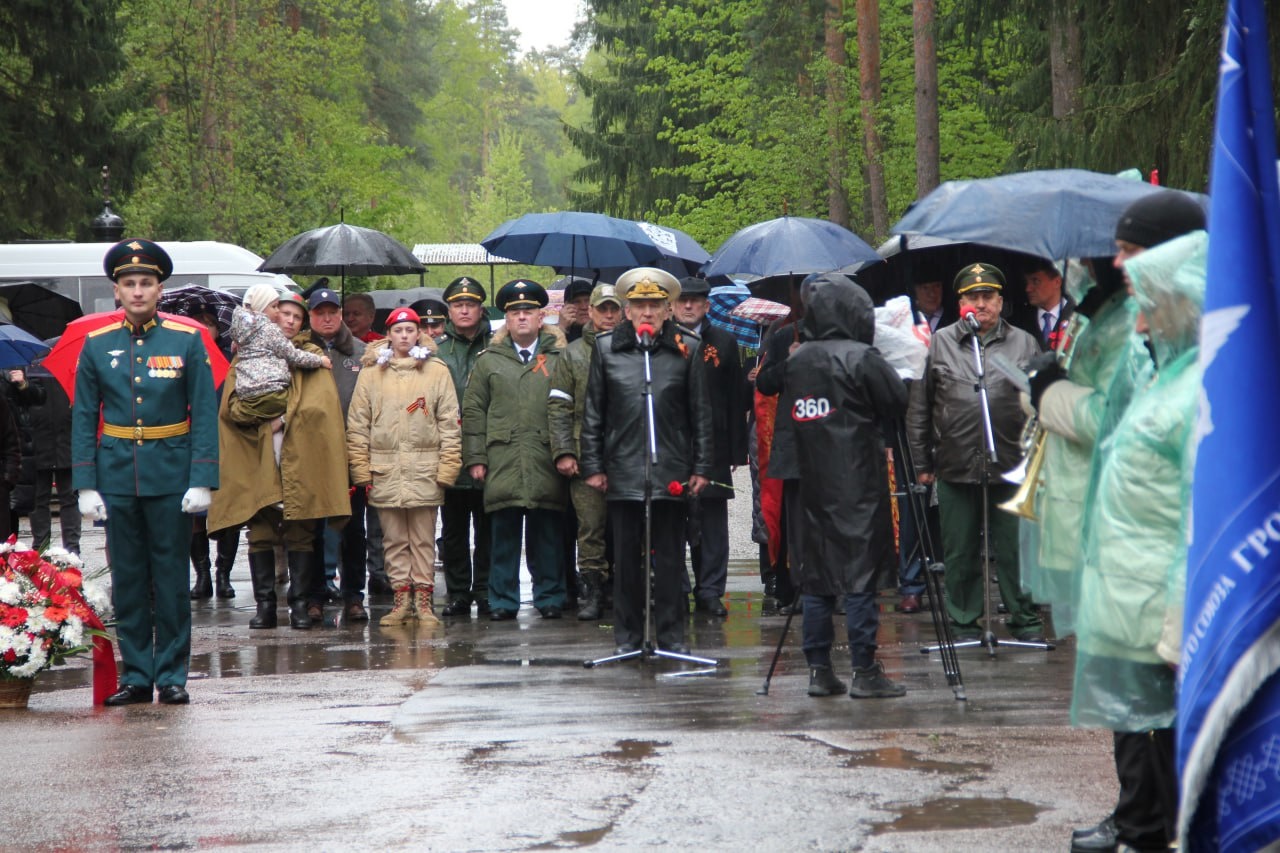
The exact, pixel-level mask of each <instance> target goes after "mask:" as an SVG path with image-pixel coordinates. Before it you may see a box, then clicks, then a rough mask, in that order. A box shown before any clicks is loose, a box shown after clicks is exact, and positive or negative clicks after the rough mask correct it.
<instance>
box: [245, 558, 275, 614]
mask: <svg viewBox="0 0 1280 853" xmlns="http://www.w3.org/2000/svg"><path fill="white" fill-rule="evenodd" d="M249 579H250V580H251V581H253V600H254V601H255V602H257V604H258V613H257V615H255V616H254V617H253V618H252V619H250V620H249V627H250V628H274V627H276V552H275V551H250V552H249Z"/></svg>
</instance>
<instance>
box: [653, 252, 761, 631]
mask: <svg viewBox="0 0 1280 853" xmlns="http://www.w3.org/2000/svg"><path fill="white" fill-rule="evenodd" d="M710 294H711V285H710V284H708V283H707V280H706V279H705V278H694V277H692V276H691V277H689V278H682V279H680V296H679V298H677V299H676V300H675V301H674V302H673V303H672V304H671V312H672V314H673V316H674V317H675V320H676V322H677V323H679V324H680V325H681V326H683V327H685V328H686V329H689V330H690V331H691V332H693V333H694V334H696V335H697V336H698V337H699V338H701V339H702V367H703V372H704V373H705V374H706V379H707V389H708V392H709V397H710V403H711V431H712V434H713V435H714V436H715V439H714V441H713V453H714V455H713V459H714V462H713V464H712V467H711V482H710V483H708V484H707V487H706V488H705V489H703V490H702V493H701V494H700V495H698V500H696V501H694V502H693V504H691V505H690V507H689V523H688V530H687V537H688V541H689V551H690V556H691V558H692V562H693V578H694V581H693V606H694V609H695V610H696V611H698V612H700V613H708V614H710V615H712V616H717V617H721V618H723V617H725V616H728V615H729V611H728V610H727V609H726V608H725V606H724V601H723V599H724V590H725V585H726V583H727V582H728V579H729V500H730V498H732V497H733V469H734V468H735V467H737V466H738V465H745V464H747V386H746V379H745V377H744V376H743V372H742V364H741V362H740V361H739V359H738V344H737V342H736V341H735V340H734V339H733V335H731V334H730V333H729V332H727V331H725V330H724V329H721V328H718V327H717V326H713V325H712V324H711V323H710V322H708V321H707V309H708V308H709V307H710V302H709V301H708V297H709V296H710ZM685 583H686V584H687V583H688V575H687V574H686V576H685ZM686 588H687V587H686Z"/></svg>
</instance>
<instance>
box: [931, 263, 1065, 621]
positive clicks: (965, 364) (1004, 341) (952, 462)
mask: <svg viewBox="0 0 1280 853" xmlns="http://www.w3.org/2000/svg"><path fill="white" fill-rule="evenodd" d="M1004 286H1005V280H1004V274H1003V273H1002V272H1001V271H1000V270H999V269H998V268H996V267H995V266H993V265H991V264H982V263H976V264H970V265H969V266H967V267H965V268H964V269H962V270H961V271H960V273H959V274H958V275H957V276H956V280H955V291H956V293H957V295H959V297H960V321H959V322H957V323H953V324H952V325H950V326H946V327H944V328H942V329H940V330H939V331H938V332H937V333H935V334H934V335H933V336H932V338H931V340H930V342H929V359H928V362H927V364H926V366H925V372H924V376H923V377H921V378H920V379H919V380H917V381H915V382H913V383H911V404H910V407H909V409H908V411H907V436H908V440H909V441H910V444H911V453H912V456H913V457H914V459H915V463H916V471H917V476H918V478H919V481H920V483H921V484H922V485H930V484H933V483H935V482H936V483H937V490H938V514H939V519H940V522H941V527H942V547H943V551H944V555H945V559H944V562H945V564H946V566H947V573H946V585H947V610H948V612H949V613H950V617H951V622H952V625H953V628H954V630H955V632H956V636H957V637H958V638H959V639H978V638H979V637H980V636H981V633H982V627H981V626H980V625H979V621H978V620H979V619H980V618H981V617H982V615H983V609H984V608H983V601H984V597H985V596H986V593H987V590H986V588H985V587H984V585H983V577H982V561H981V559H980V551H979V549H980V548H981V547H982V546H983V543H982V542H981V539H982V534H983V529H982V528H983V524H982V518H983V504H982V500H983V484H984V483H985V484H986V486H987V488H986V496H987V513H986V514H987V518H988V532H989V534H990V538H989V539H988V540H987V542H986V543H985V545H986V547H988V548H990V549H991V552H992V553H993V555H995V557H996V576H997V578H998V580H999V584H1000V596H1001V598H1002V599H1003V601H1004V604H1005V607H1007V608H1008V610H1009V619H1008V626H1009V630H1010V632H1011V633H1012V634H1013V636H1014V637H1015V638H1017V639H1020V640H1026V641H1040V640H1043V639H1044V627H1043V624H1042V623H1041V620H1040V616H1039V614H1037V613H1036V611H1035V607H1034V605H1033V604H1032V602H1031V598H1030V596H1028V595H1027V594H1026V593H1025V592H1023V590H1022V583H1021V579H1020V577H1019V571H1018V519H1017V518H1016V517H1014V516H1013V515H1011V514H1009V513H1007V512H1002V511H1001V510H1000V509H999V505H1000V504H1001V503H1003V502H1004V501H1006V500H1008V499H1009V498H1011V497H1012V496H1013V493H1014V492H1015V491H1016V490H1017V487H1016V486H1014V485H1012V484H1010V483H1006V482H1004V481H1003V480H1001V479H1000V473H1001V472H1003V471H1007V470H1009V469H1010V468H1013V467H1015V466H1016V465H1017V464H1018V462H1019V460H1020V459H1021V458H1022V446H1021V441H1020V439H1021V435H1022V427H1023V424H1024V423H1025V422H1026V415H1025V414H1024V413H1023V411H1022V404H1021V402H1020V401H1019V396H1018V395H1019V392H1018V388H1017V387H1016V386H1015V385H1014V384H1013V383H1012V382H1010V381H1009V380H1008V379H1006V378H1004V377H1003V376H1001V375H1000V373H999V372H998V371H995V370H992V369H990V368H989V367H988V368H986V369H985V373H986V385H987V396H988V400H989V404H990V411H991V429H992V432H993V433H994V436H995V446H996V459H995V461H994V462H992V461H991V460H989V459H988V458H987V452H986V440H985V437H984V428H983V415H982V403H981V398H980V397H979V396H978V394H977V393H976V392H975V391H974V387H975V385H976V384H977V382H978V374H977V369H976V367H975V365H974V360H973V339H974V337H976V338H977V340H978V344H979V350H980V352H981V357H982V359H983V363H984V364H985V365H990V364H991V359H992V357H993V356H995V355H997V354H998V355H1000V356H1002V357H1003V358H1004V359H1006V360H1007V361H1008V362H1010V363H1012V364H1016V365H1018V366H1019V367H1023V368H1025V367H1026V365H1027V363H1028V362H1030V361H1031V359H1032V358H1034V357H1035V356H1036V355H1037V354H1038V353H1039V352H1040V347H1039V345H1038V344H1037V343H1036V340H1035V338H1033V337H1031V335H1029V334H1027V333H1026V332H1024V331H1022V330H1021V329H1017V328H1014V327H1013V326H1011V325H1009V324H1008V323H1006V322H1005V321H1004V320H1002V319H1001V317H1000V311H1001V309H1002V308H1003V307H1004V299H1003V298H1002V296H1001V292H1002V291H1003V290H1004Z"/></svg>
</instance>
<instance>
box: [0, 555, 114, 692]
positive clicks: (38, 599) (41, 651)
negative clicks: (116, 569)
mask: <svg viewBox="0 0 1280 853" xmlns="http://www.w3.org/2000/svg"><path fill="white" fill-rule="evenodd" d="M105 573H106V570H105V569H104V570H102V571H101V572H97V573H95V574H93V575H90V576H88V577H86V576H85V575H84V572H83V564H82V563H81V562H80V558H79V557H77V556H76V555H75V554H72V553H71V552H69V551H65V550H63V549H62V548H50V549H48V550H47V551H45V553H44V554H43V555H42V554H40V553H38V552H36V551H34V550H32V549H31V548H30V547H28V546H26V545H24V544H22V543H20V542H18V541H17V540H16V537H11V538H10V539H9V541H8V542H4V543H0V678H32V677H34V676H35V675H36V673H39V672H41V671H43V670H46V669H48V668H49V667H52V666H55V665H57V664H61V663H63V662H65V661H66V659H67V658H70V657H73V656H75V655H79V654H83V653H85V652H87V651H89V650H90V649H91V648H94V647H95V646H97V645H98V644H99V641H101V643H103V644H105V648H106V649H107V651H108V654H109V650H110V643H109V639H108V635H107V633H106V630H105V625H104V622H103V620H104V618H109V617H110V610H111V605H110V596H109V594H108V592H107V590H106V588H105V585H104V584H103V583H100V578H101V576H102V575H104V574H105ZM96 658H97V652H96V649H95V662H96ZM112 663H114V659H112ZM114 677H115V673H114V672H112V673H111V679H112V680H114Z"/></svg>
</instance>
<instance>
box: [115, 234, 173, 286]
mask: <svg viewBox="0 0 1280 853" xmlns="http://www.w3.org/2000/svg"><path fill="white" fill-rule="evenodd" d="M102 269H103V271H104V272H106V274H107V278H109V279H111V280H112V281H117V280H118V279H119V277H120V276H121V275H124V274H125V273H130V272H143V273H151V274H152V275H154V276H158V277H159V279H160V280H161V281H164V280H165V279H166V278H168V277H169V276H170V275H172V274H173V259H171V258H170V257H169V253H168V252H166V251H165V250H164V249H163V248H161V246H160V244H159V243H153V242H151V241H150V240H142V239H138V238H135V239H132V240H122V241H121V242H119V243H116V244H115V245H114V246H112V247H111V248H110V249H108V250H107V254H106V255H105V256H104V257H103V259H102Z"/></svg>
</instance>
